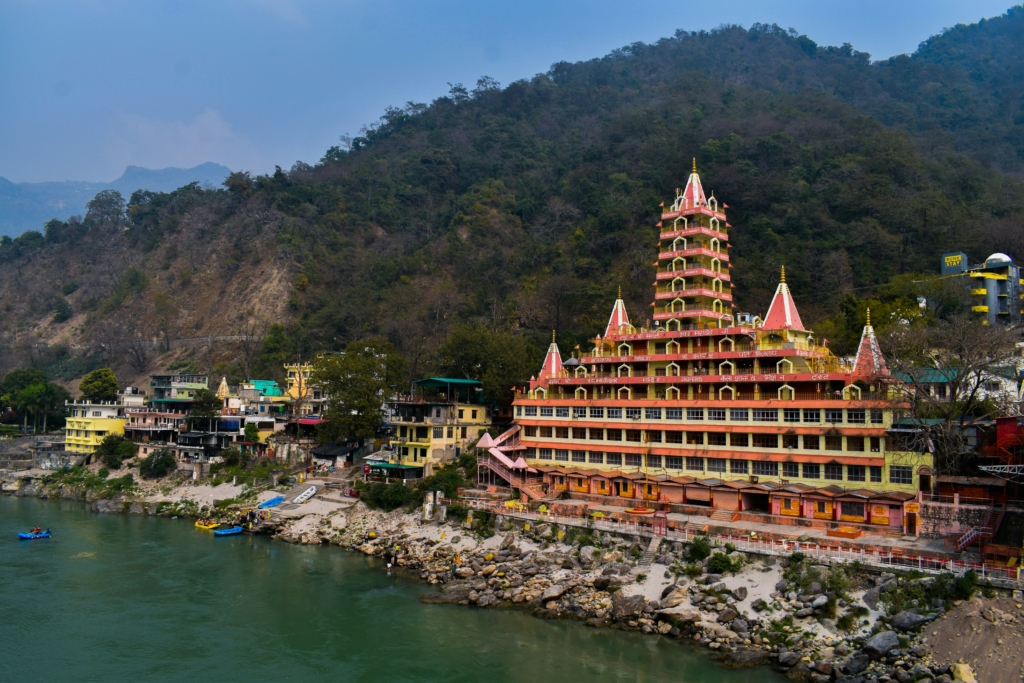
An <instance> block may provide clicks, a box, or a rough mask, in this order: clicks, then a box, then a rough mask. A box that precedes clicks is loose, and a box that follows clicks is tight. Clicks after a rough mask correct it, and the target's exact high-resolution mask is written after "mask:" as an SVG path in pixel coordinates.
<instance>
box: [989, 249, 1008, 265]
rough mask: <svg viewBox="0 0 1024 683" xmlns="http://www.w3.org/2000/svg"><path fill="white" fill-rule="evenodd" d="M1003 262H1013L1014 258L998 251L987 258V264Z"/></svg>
mask: <svg viewBox="0 0 1024 683" xmlns="http://www.w3.org/2000/svg"><path fill="white" fill-rule="evenodd" d="M1001 263H1013V259H1012V258H1010V257H1009V256H1007V255H1006V254H1004V253H1002V252H998V251H997V252H996V253H994V254H992V255H991V256H989V257H988V258H987V259H985V265H986V266H998V265H999V264H1001Z"/></svg>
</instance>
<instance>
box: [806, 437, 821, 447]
mask: <svg viewBox="0 0 1024 683" xmlns="http://www.w3.org/2000/svg"><path fill="white" fill-rule="evenodd" d="M804 448H806V449H807V450H809V451H817V450H820V449H821V437H819V436H814V435H806V436H804Z"/></svg>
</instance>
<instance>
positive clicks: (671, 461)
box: [665, 455, 683, 470]
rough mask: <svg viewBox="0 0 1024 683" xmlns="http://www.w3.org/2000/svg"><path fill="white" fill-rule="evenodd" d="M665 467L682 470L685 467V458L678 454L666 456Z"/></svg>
mask: <svg viewBox="0 0 1024 683" xmlns="http://www.w3.org/2000/svg"><path fill="white" fill-rule="evenodd" d="M665 467H666V468H668V469H670V470H681V469H683V458H682V457H681V456H678V455H669V456H666V458H665Z"/></svg>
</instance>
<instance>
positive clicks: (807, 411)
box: [804, 408, 821, 424]
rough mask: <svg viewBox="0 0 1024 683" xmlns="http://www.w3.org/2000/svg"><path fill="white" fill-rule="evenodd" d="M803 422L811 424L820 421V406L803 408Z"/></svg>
mask: <svg viewBox="0 0 1024 683" xmlns="http://www.w3.org/2000/svg"><path fill="white" fill-rule="evenodd" d="M804 422H809V423H811V424H818V423H819V422H821V408H804Z"/></svg>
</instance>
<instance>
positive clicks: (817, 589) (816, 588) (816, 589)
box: [807, 581, 821, 595]
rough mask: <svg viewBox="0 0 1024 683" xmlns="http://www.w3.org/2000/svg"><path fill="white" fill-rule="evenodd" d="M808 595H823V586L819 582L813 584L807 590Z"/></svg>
mask: <svg viewBox="0 0 1024 683" xmlns="http://www.w3.org/2000/svg"><path fill="white" fill-rule="evenodd" d="M807 594H808V595H821V584H820V583H818V582H817V581H813V582H811V585H810V586H808V588H807Z"/></svg>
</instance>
